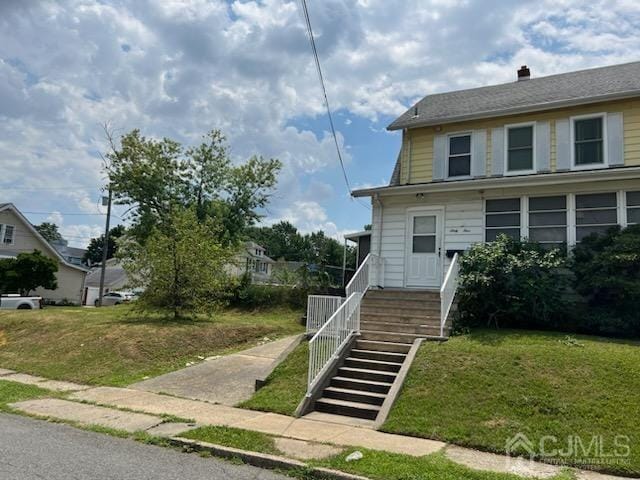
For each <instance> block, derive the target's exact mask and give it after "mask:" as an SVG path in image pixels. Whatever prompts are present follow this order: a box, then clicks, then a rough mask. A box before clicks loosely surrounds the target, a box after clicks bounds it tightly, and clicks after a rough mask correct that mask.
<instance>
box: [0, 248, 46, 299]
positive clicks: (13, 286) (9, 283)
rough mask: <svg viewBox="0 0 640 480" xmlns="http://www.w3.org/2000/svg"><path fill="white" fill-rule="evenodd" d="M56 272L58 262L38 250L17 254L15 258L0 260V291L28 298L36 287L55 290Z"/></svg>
mask: <svg viewBox="0 0 640 480" xmlns="http://www.w3.org/2000/svg"><path fill="white" fill-rule="evenodd" d="M57 271H58V262H56V261H55V260H54V259H52V258H50V257H47V256H45V255H43V254H42V252H40V251H39V250H34V251H33V252H32V253H19V254H18V256H17V257H16V258H6V259H2V260H0V290H2V291H3V292H18V293H20V295H23V296H28V295H29V294H30V293H31V292H32V291H33V290H35V289H36V288H38V287H42V288H46V289H47V290H55V289H56V288H58V283H57V281H56V272H57Z"/></svg>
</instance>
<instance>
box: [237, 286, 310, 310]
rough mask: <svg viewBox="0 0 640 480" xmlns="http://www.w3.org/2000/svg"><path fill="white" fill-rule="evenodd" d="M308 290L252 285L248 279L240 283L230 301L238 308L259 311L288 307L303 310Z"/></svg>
mask: <svg viewBox="0 0 640 480" xmlns="http://www.w3.org/2000/svg"><path fill="white" fill-rule="evenodd" d="M308 294H309V290H307V289H305V288H300V287H292V286H286V285H260V284H252V283H251V281H250V279H249V281H247V280H246V279H244V280H242V281H241V282H240V286H239V287H238V288H237V290H236V292H235V295H234V297H233V300H232V305H233V306H235V307H239V308H249V309H259V308H272V307H290V308H295V309H304V308H306V306H307V295H308Z"/></svg>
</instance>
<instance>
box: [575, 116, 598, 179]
mask: <svg viewBox="0 0 640 480" xmlns="http://www.w3.org/2000/svg"><path fill="white" fill-rule="evenodd" d="M573 142H574V145H573V149H574V150H573V158H574V165H575V166H576V167H583V166H588V165H603V164H604V163H605V160H604V129H603V117H602V116H599V117H591V118H578V119H575V120H574V121H573Z"/></svg>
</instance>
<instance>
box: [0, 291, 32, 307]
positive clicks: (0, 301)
mask: <svg viewBox="0 0 640 480" xmlns="http://www.w3.org/2000/svg"><path fill="white" fill-rule="evenodd" d="M42 306H43V303H42V297H21V296H20V295H13V294H9V295H2V296H0V310H35V309H40V308H42Z"/></svg>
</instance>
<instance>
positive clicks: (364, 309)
mask: <svg viewBox="0 0 640 480" xmlns="http://www.w3.org/2000/svg"><path fill="white" fill-rule="evenodd" d="M405 306H406V305H405V304H404V303H403V304H400V305H395V306H393V307H392V306H385V307H378V306H375V305H369V304H368V303H363V304H362V306H361V307H360V315H363V316H366V315H373V316H388V317H408V318H437V319H440V307H439V306H438V308H405Z"/></svg>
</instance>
